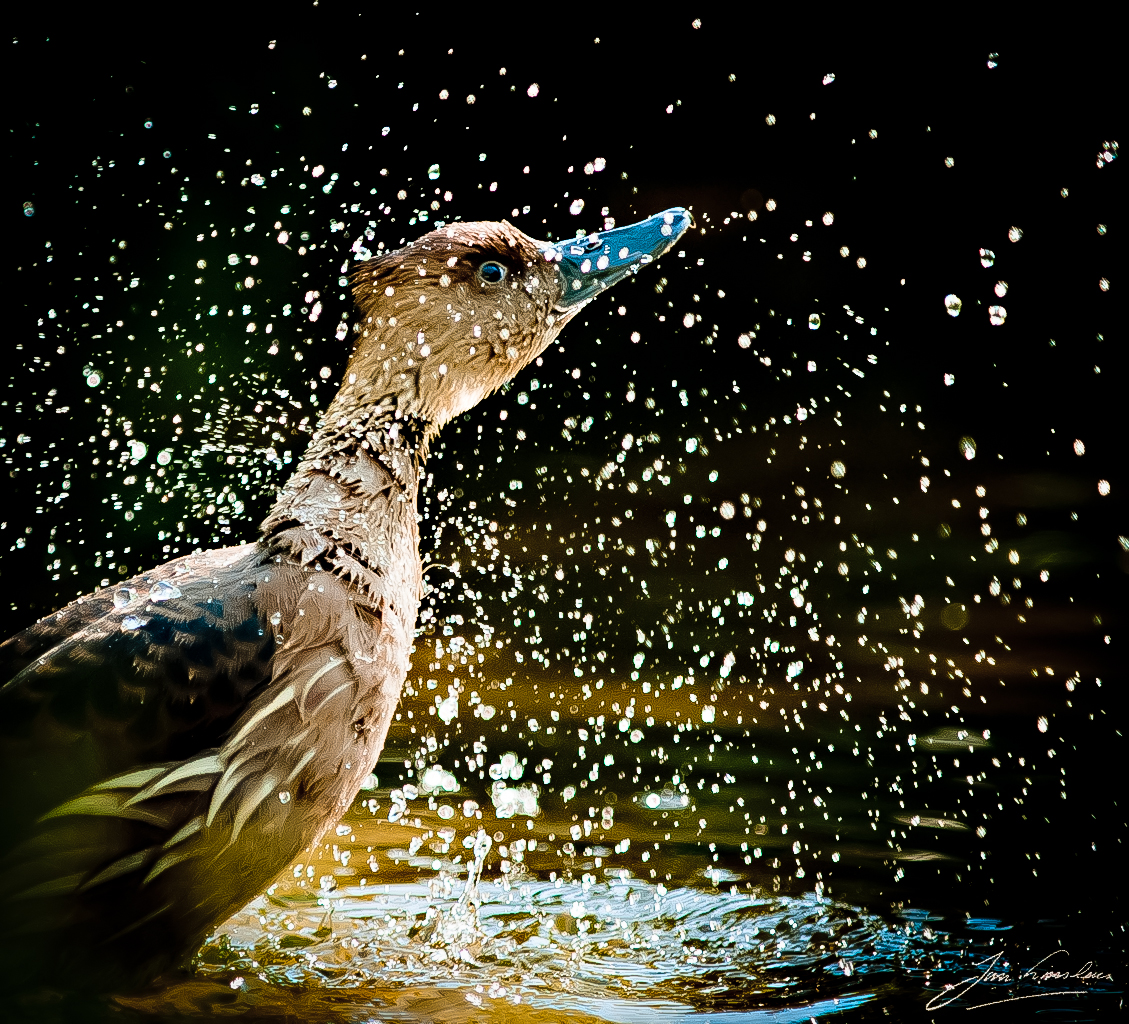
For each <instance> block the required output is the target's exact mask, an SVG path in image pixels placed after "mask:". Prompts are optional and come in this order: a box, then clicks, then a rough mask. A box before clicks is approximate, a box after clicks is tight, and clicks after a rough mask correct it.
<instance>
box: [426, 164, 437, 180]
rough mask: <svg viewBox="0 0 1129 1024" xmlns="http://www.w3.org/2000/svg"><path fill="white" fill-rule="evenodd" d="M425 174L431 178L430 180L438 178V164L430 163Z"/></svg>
mask: <svg viewBox="0 0 1129 1024" xmlns="http://www.w3.org/2000/svg"><path fill="white" fill-rule="evenodd" d="M427 176H428V177H429V178H430V179H431V180H432V181H434V180H435V179H436V178H438V177H439V165H438V164H432V165H431V166H430V167H429V168H428V169H427Z"/></svg>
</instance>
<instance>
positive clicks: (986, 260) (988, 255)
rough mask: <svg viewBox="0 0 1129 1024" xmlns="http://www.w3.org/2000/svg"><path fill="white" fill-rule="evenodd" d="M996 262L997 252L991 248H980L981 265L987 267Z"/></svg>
mask: <svg viewBox="0 0 1129 1024" xmlns="http://www.w3.org/2000/svg"><path fill="white" fill-rule="evenodd" d="M995 262H996V254H995V253H994V252H992V250H991V249H981V250H980V266H982V267H984V268H985V269H987V268H988V267H990V266H992V265H993V264H995Z"/></svg>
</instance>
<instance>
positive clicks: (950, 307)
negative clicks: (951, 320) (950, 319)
mask: <svg viewBox="0 0 1129 1024" xmlns="http://www.w3.org/2000/svg"><path fill="white" fill-rule="evenodd" d="M960 307H961V301H960V297H959V296H957V295H954V294H953V293H952V292H949V294H948V295H946V296H945V309H946V310H947V311H948V314H949V316H960Z"/></svg>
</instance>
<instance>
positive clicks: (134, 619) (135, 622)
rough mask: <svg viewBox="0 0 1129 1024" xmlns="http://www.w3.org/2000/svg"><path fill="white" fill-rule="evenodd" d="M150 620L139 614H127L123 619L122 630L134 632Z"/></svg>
mask: <svg viewBox="0 0 1129 1024" xmlns="http://www.w3.org/2000/svg"><path fill="white" fill-rule="evenodd" d="M148 621H149V620H148V619H144V618H142V617H141V616H139V615H127V616H126V617H125V618H124V619H122V632H127V633H128V632H132V631H133V630H135V629H140V628H141V627H142V626H144V625H145V624H146V623H147V622H148Z"/></svg>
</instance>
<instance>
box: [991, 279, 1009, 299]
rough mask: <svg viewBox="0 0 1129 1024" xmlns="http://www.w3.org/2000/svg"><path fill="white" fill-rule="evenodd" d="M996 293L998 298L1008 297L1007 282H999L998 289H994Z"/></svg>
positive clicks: (997, 283)
mask: <svg viewBox="0 0 1129 1024" xmlns="http://www.w3.org/2000/svg"><path fill="white" fill-rule="evenodd" d="M992 291H994V292H995V293H996V296H997V298H1001V299H1002V298H1003V297H1004V296H1005V295H1007V281H997V282H996V287H995V288H993V289H992Z"/></svg>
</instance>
